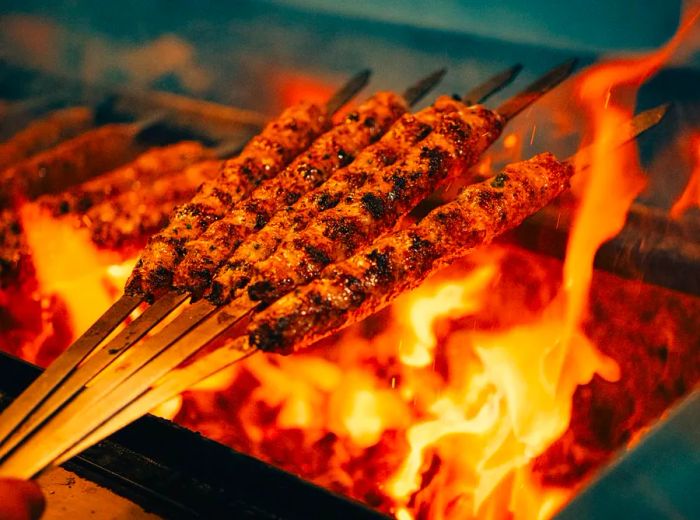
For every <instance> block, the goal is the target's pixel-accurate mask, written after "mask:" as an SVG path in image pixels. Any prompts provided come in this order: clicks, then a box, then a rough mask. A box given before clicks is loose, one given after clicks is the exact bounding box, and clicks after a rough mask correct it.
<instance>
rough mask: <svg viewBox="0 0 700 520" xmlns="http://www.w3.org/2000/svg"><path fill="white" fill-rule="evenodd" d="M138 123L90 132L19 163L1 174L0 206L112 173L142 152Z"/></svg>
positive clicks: (120, 124) (111, 125)
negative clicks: (108, 172)
mask: <svg viewBox="0 0 700 520" xmlns="http://www.w3.org/2000/svg"><path fill="white" fill-rule="evenodd" d="M142 129H143V127H142V125H140V124H138V123H115V124H109V125H104V126H101V127H99V128H95V129H93V130H88V131H87V132H84V133H82V134H80V135H79V136H77V137H74V138H73V139H69V140H68V141H64V142H62V143H61V144H59V145H57V146H55V147H53V148H49V149H48V150H45V151H43V152H41V153H39V154H37V155H34V156H32V157H30V158H28V159H25V160H23V161H20V162H19V163H17V164H14V165H13V166H11V167H9V168H7V169H5V170H4V171H2V172H0V199H1V200H0V204H2V203H5V204H8V203H13V202H14V201H15V200H22V199H30V200H34V199H36V198H38V197H39V196H40V195H44V194H46V193H54V192H57V191H59V190H62V189H65V188H67V187H68V186H72V185H75V184H78V183H80V182H83V181H85V180H87V179H90V178H92V177H94V176H96V175H98V174H100V173H104V172H106V171H110V170H113V169H114V168H116V167H117V166H120V165H122V164H124V163H126V162H128V161H130V160H132V159H133V158H134V157H135V156H136V155H137V154H138V152H139V151H142V150H141V149H140V148H141V147H140V146H139V145H138V144H137V143H136V137H137V136H138V134H139V132H140V131H141V130H142Z"/></svg>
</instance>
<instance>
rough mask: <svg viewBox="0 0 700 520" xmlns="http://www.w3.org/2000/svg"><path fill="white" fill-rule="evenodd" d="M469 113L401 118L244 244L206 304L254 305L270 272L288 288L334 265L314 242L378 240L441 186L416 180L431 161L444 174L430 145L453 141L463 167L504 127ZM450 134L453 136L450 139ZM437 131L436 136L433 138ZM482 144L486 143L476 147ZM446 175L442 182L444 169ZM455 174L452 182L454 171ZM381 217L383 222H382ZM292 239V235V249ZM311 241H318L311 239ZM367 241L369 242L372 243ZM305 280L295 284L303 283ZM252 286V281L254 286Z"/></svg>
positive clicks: (438, 107)
mask: <svg viewBox="0 0 700 520" xmlns="http://www.w3.org/2000/svg"><path fill="white" fill-rule="evenodd" d="M456 107H462V109H463V110H462V112H463V113H464V114H465V119H464V120H460V117H459V116H455V114H453V115H451V116H448V114H449V113H451V112H455V111H456ZM469 110H470V109H468V108H467V107H466V106H465V105H463V104H461V103H460V102H459V101H456V100H454V99H452V98H448V97H441V98H440V99H438V101H436V103H434V104H433V105H432V106H430V107H428V108H425V109H423V110H421V111H419V112H418V113H416V114H413V115H411V114H406V115H404V116H403V117H402V118H401V119H400V120H399V121H398V122H397V123H396V124H395V125H394V127H392V129H391V130H390V131H389V132H388V133H387V134H386V135H385V136H384V137H383V138H382V139H381V140H380V141H379V142H378V143H376V144H375V145H372V146H370V147H369V148H367V149H366V150H365V151H363V152H362V153H361V154H360V155H359V156H358V158H357V159H356V160H355V162H353V163H351V164H350V165H349V166H348V167H347V168H345V169H344V170H340V171H339V172H338V173H337V174H336V175H335V176H333V177H331V179H329V180H328V181H327V182H326V183H325V184H323V185H321V186H320V187H319V188H318V189H316V190H314V191H312V192H310V193H308V194H307V195H306V196H304V198H302V200H300V201H299V202H298V203H297V204H295V205H294V206H293V207H291V208H288V209H286V210H282V211H280V212H279V213H278V214H277V215H275V217H274V218H273V220H272V221H271V222H270V224H268V226H266V227H264V228H263V229H262V230H261V231H259V232H258V233H257V234H256V235H253V236H251V237H250V239H249V240H247V241H246V242H244V243H243V244H242V245H241V247H240V248H239V250H238V251H236V252H235V253H234V254H233V255H232V256H231V258H230V259H229V261H228V262H227V263H226V264H224V266H223V267H222V268H221V269H220V270H219V272H218V273H217V275H216V277H215V278H214V282H213V284H212V289H211V293H210V295H209V299H210V301H212V302H213V303H215V304H217V305H221V304H224V303H227V302H229V301H230V300H232V299H233V298H235V297H236V296H237V295H238V294H240V293H241V291H242V290H243V288H251V289H252V290H253V295H252V296H253V297H254V299H259V298H257V296H258V295H262V291H263V290H264V289H266V288H267V287H268V286H269V287H270V290H271V291H272V286H273V285H275V284H276V283H280V282H281V281H278V280H276V278H275V277H276V276H277V275H276V274H275V273H274V272H273V271H272V270H271V269H273V270H274V269H276V268H278V266H281V265H283V264H284V265H285V268H284V270H285V271H286V272H285V274H284V279H285V280H289V282H290V283H293V281H292V278H290V275H291V273H290V272H289V269H290V268H293V266H295V265H300V264H299V262H306V259H307V258H311V262H312V263H311V264H307V265H306V267H312V268H313V265H314V263H313V262H315V261H316V260H320V261H321V263H323V261H324V260H326V259H327V260H328V261H332V259H333V258H339V256H338V255H340V254H341V253H340V251H338V253H336V254H333V253H329V254H326V253H325V252H324V250H325V247H324V246H321V245H319V246H315V245H314V244H315V242H318V243H319V244H320V243H321V242H325V243H326V244H330V243H331V242H336V245H340V243H341V242H342V241H345V242H346V243H347V245H348V246H349V247H350V248H352V245H351V244H349V241H351V240H355V241H357V240H362V239H363V237H361V236H359V234H360V233H363V231H362V230H361V229H360V228H365V229H366V228H367V227H373V228H375V229H376V230H377V231H379V232H381V230H382V229H386V227H387V225H389V226H392V225H393V224H394V223H395V222H396V219H397V218H398V216H399V215H400V214H402V213H403V212H405V211H408V209H410V207H412V205H414V204H415V202H416V199H417V198H423V197H425V196H427V195H428V193H429V192H432V191H433V189H434V187H435V186H436V183H437V182H439V181H440V180H442V179H443V177H441V176H442V174H441V173H437V175H436V174H435V173H430V172H429V171H428V169H425V168H424V170H423V173H424V174H420V172H421V170H420V168H421V166H423V167H425V166H427V165H428V163H430V162H431V160H432V163H433V165H432V168H433V170H437V169H439V167H440V166H441V164H439V163H440V161H442V154H441V153H440V152H439V150H438V149H435V152H436V153H435V154H433V156H432V159H431V157H430V154H431V152H430V150H429V149H430V148H431V146H432V144H431V143H434V142H441V141H445V140H450V139H451V138H452V145H451V146H452V149H453V150H455V151H456V148H455V147H456V146H457V147H460V151H459V155H460V156H465V155H466V156H468V157H467V158H466V159H467V163H469V164H471V163H473V162H474V161H475V159H476V158H478V156H479V155H480V154H481V152H482V151H483V150H484V149H485V147H486V146H488V144H490V143H491V142H493V140H495V139H496V138H497V137H498V135H499V133H500V129H501V127H502V125H503V121H502V120H501V119H500V118H499V117H498V116H497V115H496V114H495V113H494V112H491V111H488V110H486V109H484V108H478V109H472V110H471V112H469ZM458 113H459V112H458ZM467 114H468V115H467ZM446 116H447V119H445V117H446ZM467 119H468V120H469V122H467ZM469 125H473V127H471V126H469ZM452 126H454V133H453V134H452V136H451V137H450V136H449V134H450V127H452ZM436 128H440V130H439V131H438V132H437V133H436V130H435V129H436ZM460 133H464V135H465V136H466V134H470V136H471V140H470V141H469V142H461V143H460V144H458V143H457V141H458V140H460V139H461V140H462V141H463V140H464V139H463V136H461V135H460ZM441 134H448V137H446V138H441V137H439V136H440V135H441ZM481 139H483V142H479V141H480V140H481ZM470 147H474V150H473V152H469V151H468V150H469V149H470ZM424 149H426V150H424ZM421 156H423V157H421ZM409 158H410V159H409ZM443 173H444V174H445V175H447V169H444V171H443ZM452 173H453V174H457V172H456V171H455V172H452ZM413 177H415V178H413ZM420 183H426V185H425V186H424V187H423V189H418V191H417V192H416V194H414V195H413V196H410V195H409V193H408V192H407V190H409V192H410V190H411V189H413V190H415V189H416V188H417V186H416V185H417V184H420ZM431 188H432V189H431ZM382 190H383V191H382ZM426 190H429V191H428V192H426ZM401 199H403V204H402V203H401ZM385 205H386V208H384V206H385ZM409 206H410V207H409ZM402 208H404V209H403V210H402ZM405 208H408V209H405ZM384 209H386V211H384ZM379 212H382V213H384V214H383V215H379V214H378V213H379ZM327 217H329V218H327ZM375 217H376V218H375ZM363 219H364V220H363ZM362 220H363V222H362V223H361V222H360V221H362ZM322 221H323V222H328V223H329V225H328V226H326V227H325V229H319V228H318V224H319V223H320V222H322ZM308 226H312V227H314V226H315V227H314V230H313V231H310V230H307V227H308ZM358 226H359V227H358ZM331 227H332V229H331ZM290 232H293V234H294V238H293V239H292V240H291V241H290V240H289V237H290ZM314 233H320V235H319V236H317V237H316V238H312V235H313V234H314ZM371 233H372V232H371V231H369V234H370V235H371ZM349 235H355V237H352V236H349ZM364 239H365V240H369V239H370V236H369V235H368V236H366V237H364ZM283 243H284V245H281V244H283ZM331 247H332V246H331ZM295 250H301V254H300V255H299V256H300V257H302V256H303V257H306V258H304V259H301V258H298V259H294V255H295V253H294V252H293V251H295ZM288 262H289V263H288ZM292 276H293V275H292ZM304 276H306V275H304ZM304 276H302V277H299V278H298V279H299V280H300V281H301V279H302V278H304ZM309 276H311V273H309ZM251 280H255V281H254V282H252V283H251Z"/></svg>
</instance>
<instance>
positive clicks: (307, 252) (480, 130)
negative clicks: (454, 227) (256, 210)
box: [247, 96, 505, 302]
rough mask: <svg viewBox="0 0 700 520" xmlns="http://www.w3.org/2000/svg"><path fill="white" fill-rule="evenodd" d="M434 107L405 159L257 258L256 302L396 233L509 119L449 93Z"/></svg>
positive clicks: (252, 293) (377, 170)
mask: <svg viewBox="0 0 700 520" xmlns="http://www.w3.org/2000/svg"><path fill="white" fill-rule="evenodd" d="M432 110H434V111H435V112H436V114H437V118H436V121H435V123H434V125H433V126H432V127H431V129H430V130H431V131H430V132H429V134H428V135H427V136H426V137H425V138H424V139H423V140H422V141H421V142H420V143H418V144H417V145H415V146H413V147H412V148H410V149H409V150H408V151H407V153H406V151H405V152H404V154H402V155H403V158H402V159H401V160H400V161H398V162H397V163H395V164H393V165H391V166H387V167H377V166H375V167H374V168H373V170H374V175H372V182H367V183H365V185H364V186H363V187H362V188H360V189H359V190H357V191H355V192H352V193H348V194H346V195H345V196H344V198H343V199H342V200H340V201H339V202H338V204H337V205H336V206H335V207H333V208H330V209H328V210H327V211H325V212H322V213H320V214H319V215H318V217H317V218H316V219H314V220H313V222H310V223H309V225H308V227H307V228H306V229H304V230H303V231H301V232H298V233H296V234H294V235H293V236H291V237H290V238H288V239H286V240H285V242H283V243H282V244H281V245H280V246H279V248H278V249H277V250H276V251H275V253H274V254H273V255H272V256H270V257H269V258H268V259H266V260H264V261H263V262H261V263H260V264H258V266H257V271H258V273H259V274H258V275H257V276H256V277H255V278H253V279H252V280H251V282H250V284H249V286H248V287H247V292H248V296H249V297H250V298H251V299H252V300H253V301H261V300H262V301H265V302H270V301H273V300H276V299H277V298H279V297H280V296H282V295H283V294H285V293H287V292H289V291H290V290H291V289H293V288H294V287H295V286H297V285H303V284H305V283H308V282H309V281H311V280H312V279H313V278H315V277H316V276H318V274H319V273H320V271H321V270H322V269H323V268H324V267H326V266H327V265H329V264H331V263H334V262H338V261H342V260H344V259H345V258H347V257H348V256H351V255H353V254H354V253H355V252H356V251H357V250H358V249H359V248H361V247H363V246H365V245H367V244H369V243H371V242H372V241H373V240H374V239H376V238H377V237H379V236H381V235H382V234H383V233H385V232H387V231H389V230H390V229H391V228H392V227H393V226H394V225H395V224H396V223H397V221H398V219H399V218H400V217H401V216H403V215H404V214H406V213H407V212H409V211H410V210H411V209H413V207H415V205H416V204H418V203H419V202H420V201H421V200H423V199H424V198H425V197H427V196H428V195H430V194H431V193H432V192H433V191H435V189H436V188H438V187H439V186H440V185H441V184H443V183H444V182H446V181H448V180H449V179H454V178H455V177H457V176H459V175H464V174H466V173H467V171H468V169H469V168H470V167H471V166H473V165H474V164H476V162H477V161H478V160H479V158H480V156H481V154H482V153H483V152H484V150H486V148H488V146H489V145H491V143H493V142H494V141H495V140H496V139H497V138H498V136H499V135H500V133H501V130H502V129H503V126H504V124H505V120H504V118H503V117H501V116H500V115H499V114H498V113H497V112H494V111H492V110H488V109H486V108H484V107H482V106H480V105H475V106H466V105H464V104H463V103H461V102H460V101H457V100H455V99H453V98H451V97H447V96H443V97H440V98H439V99H438V100H437V101H436V102H435V103H434V104H433V107H432ZM397 152H398V150H397Z"/></svg>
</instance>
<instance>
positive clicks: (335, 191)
mask: <svg viewBox="0 0 700 520" xmlns="http://www.w3.org/2000/svg"><path fill="white" fill-rule="evenodd" d="M437 117H438V109H437V108H436V107H435V106H431V107H428V108H426V109H424V110H421V111H420V112H418V113H417V114H415V115H411V114H404V115H403V116H402V117H401V118H399V120H398V121H397V122H396V123H394V125H393V126H392V127H391V128H390V129H389V131H388V132H387V133H386V134H385V135H384V136H383V137H382V138H381V139H380V140H379V141H378V142H377V143H374V144H372V145H370V146H368V147H367V148H365V149H364V150H363V151H362V152H360V154H359V155H358V156H357V157H356V158H355V160H354V161H353V162H352V163H350V164H349V165H348V166H346V167H345V168H342V169H340V170H338V171H337V172H336V173H335V174H334V175H333V176H331V178H330V179H328V180H327V181H326V182H325V183H323V184H322V185H321V186H319V187H318V188H316V189H315V190H312V191H310V192H308V193H307V194H306V195H304V196H303V197H302V198H301V199H300V200H299V201H298V202H297V203H296V204H294V205H293V206H288V207H286V208H283V209H282V210H280V211H278V212H277V213H276V214H275V215H274V216H273V217H272V219H271V220H270V222H269V223H268V224H267V226H265V227H264V228H262V229H261V230H260V231H258V232H257V233H255V234H254V235H251V236H250V237H248V238H247V239H246V240H245V241H244V242H243V243H242V244H241V245H240V246H239V248H238V249H237V250H236V251H234V253H233V254H232V255H231V257H230V258H229V259H228V261H227V262H226V263H225V264H224V265H223V266H222V267H221V268H220V269H219V271H218V273H217V274H216V277H215V278H214V281H213V283H212V286H211V291H210V294H209V295H208V296H209V299H210V300H211V301H212V303H214V304H216V305H222V304H224V303H226V302H228V301H230V300H231V299H232V298H234V297H235V296H236V293H237V292H238V291H239V290H240V289H242V288H244V287H245V286H246V285H247V284H248V282H249V281H250V280H251V279H252V278H253V277H254V276H255V275H256V274H257V273H258V270H257V266H258V265H259V263H260V262H262V261H263V260H266V259H267V258H268V257H269V256H270V255H272V254H273V253H274V252H275V251H276V250H277V247H278V246H279V245H280V244H281V243H282V242H283V241H284V240H285V239H286V238H288V237H289V234H290V233H298V232H300V231H302V230H304V229H305V228H306V226H307V225H308V224H309V222H312V221H313V220H314V219H315V218H316V217H317V216H318V215H319V214H320V213H322V212H324V211H327V210H329V209H332V208H334V207H335V206H337V205H338V204H339V203H340V201H341V200H343V199H347V198H348V197H351V196H352V194H353V193H354V192H355V191H357V190H359V189H360V188H361V187H362V186H364V185H365V184H367V183H370V184H372V183H375V182H377V181H376V179H377V178H378V176H379V175H380V172H381V171H382V169H384V168H385V167H388V166H391V165H393V164H394V163H395V162H396V161H397V160H399V159H400V158H401V157H403V156H404V155H405V154H406V153H407V151H408V150H409V149H410V148H411V147H412V146H414V145H416V144H417V143H419V142H421V141H422V140H423V139H425V138H426V137H427V136H428V135H429V134H430V132H432V130H433V125H434V124H435V121H436V118H437Z"/></svg>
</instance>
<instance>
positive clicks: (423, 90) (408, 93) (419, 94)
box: [403, 68, 447, 106]
mask: <svg viewBox="0 0 700 520" xmlns="http://www.w3.org/2000/svg"><path fill="white" fill-rule="evenodd" d="M446 73H447V69H444V68H443V69H439V70H436V71H435V72H433V73H432V74H430V75H429V76H426V77H425V78H423V79H421V80H420V81H418V83H416V84H415V85H411V86H410V87H408V88H407V89H406V90H405V91H404V93H403V98H404V99H405V100H406V103H408V104H409V106H411V105H415V104H416V103H418V101H420V100H421V99H422V98H423V97H424V96H425V95H426V94H427V93H428V92H430V91H431V90H433V88H434V87H435V85H437V84H438V83H440V81H442V78H444V77H445V74H446Z"/></svg>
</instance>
